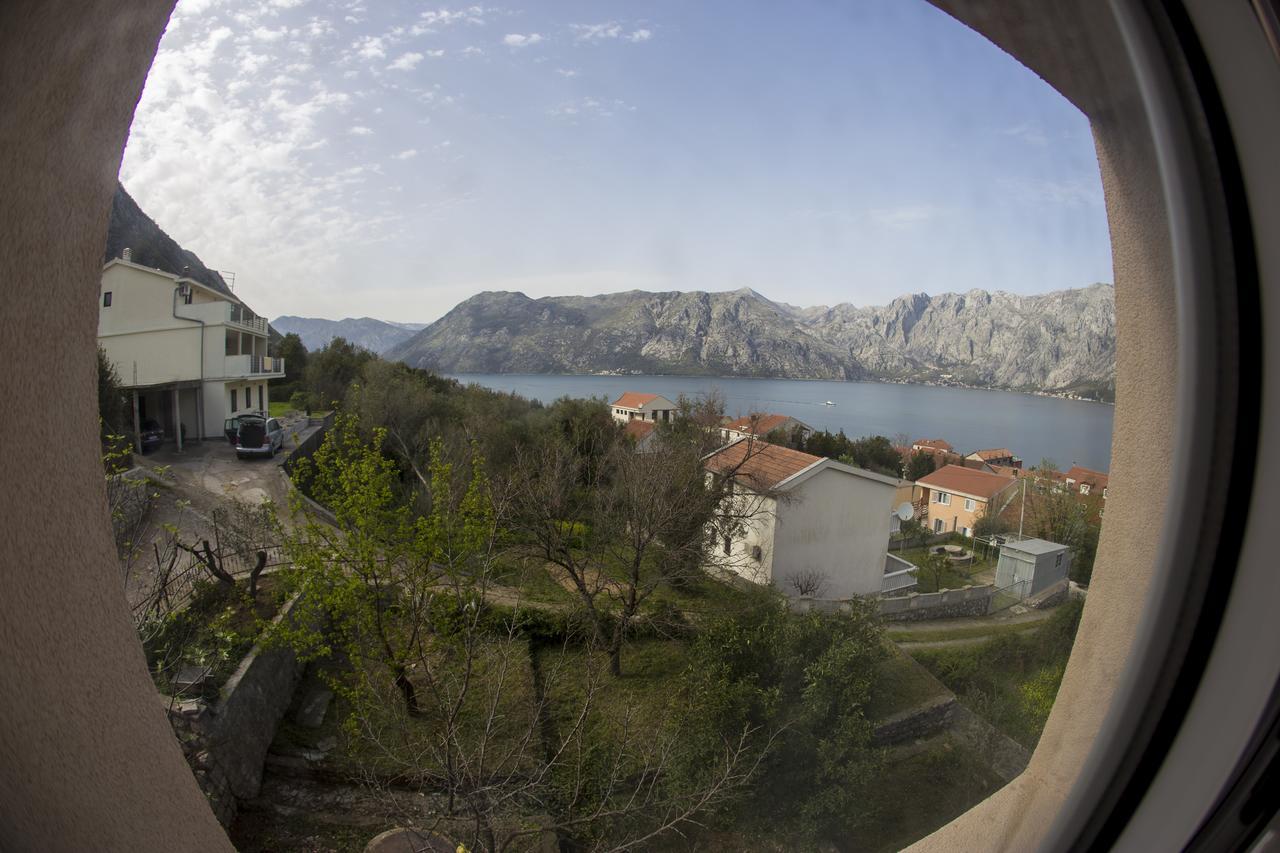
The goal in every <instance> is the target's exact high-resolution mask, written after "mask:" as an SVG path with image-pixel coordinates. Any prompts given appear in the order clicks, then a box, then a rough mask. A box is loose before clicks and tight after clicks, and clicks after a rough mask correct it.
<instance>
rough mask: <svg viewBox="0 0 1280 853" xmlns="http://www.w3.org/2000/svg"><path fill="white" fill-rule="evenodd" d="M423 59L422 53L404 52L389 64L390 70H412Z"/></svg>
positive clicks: (388, 68)
mask: <svg viewBox="0 0 1280 853" xmlns="http://www.w3.org/2000/svg"><path fill="white" fill-rule="evenodd" d="M421 61H422V54H421V53H402V54H400V56H399V58H398V59H396V61H395V62H393V63H391V64H390V65H388V66H387V70H388V71H412V70H413V69H415V68H417V67H418V63H419V62H421Z"/></svg>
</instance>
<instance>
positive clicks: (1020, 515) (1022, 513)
mask: <svg viewBox="0 0 1280 853" xmlns="http://www.w3.org/2000/svg"><path fill="white" fill-rule="evenodd" d="M1026 517H1027V478H1026V477H1023V478H1022V506H1020V507H1018V540H1019V541H1021V540H1022V520H1023V519H1024V518H1026Z"/></svg>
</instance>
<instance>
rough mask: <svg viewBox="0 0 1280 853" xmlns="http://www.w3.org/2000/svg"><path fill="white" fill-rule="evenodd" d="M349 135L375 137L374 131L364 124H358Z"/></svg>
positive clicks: (349, 131)
mask: <svg viewBox="0 0 1280 853" xmlns="http://www.w3.org/2000/svg"><path fill="white" fill-rule="evenodd" d="M347 133H349V134H351V135H352V136H373V130H372V129H370V128H367V127H365V126H364V125H362V124H357V125H356V126H355V127H353V128H351V129H350V130H348V131H347Z"/></svg>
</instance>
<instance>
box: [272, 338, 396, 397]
mask: <svg viewBox="0 0 1280 853" xmlns="http://www.w3.org/2000/svg"><path fill="white" fill-rule="evenodd" d="M376 358H377V356H376V355H374V354H373V353H371V352H369V351H368V350H365V349H361V348H360V347H357V346H355V345H353V344H351V343H348V342H347V340H346V339H345V338H334V339H333V340H331V341H329V343H328V344H326V345H325V346H324V347H323V348H322V349H318V350H316V351H315V352H313V353H310V354H309V355H308V356H307V368H306V373H305V374H304V382H305V384H306V386H307V389H308V390H310V391H311V392H312V393H314V394H315V395H316V399H317V402H318V403H319V404H320V405H321V406H323V407H325V408H328V407H329V406H331V405H333V404H334V403H337V402H341V400H342V399H343V398H344V397H345V396H346V393H347V388H349V387H350V386H351V383H353V382H355V381H356V379H358V378H359V376H360V371H361V369H362V368H363V367H364V365H365V364H366V363H367V362H369V361H372V360H374V359H376ZM288 366H289V365H288V362H285V367H286V368H287V367H288Z"/></svg>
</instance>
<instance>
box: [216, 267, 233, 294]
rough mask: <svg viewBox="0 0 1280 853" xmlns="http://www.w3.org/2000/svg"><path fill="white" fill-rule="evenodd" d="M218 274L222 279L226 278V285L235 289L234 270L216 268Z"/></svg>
mask: <svg viewBox="0 0 1280 853" xmlns="http://www.w3.org/2000/svg"><path fill="white" fill-rule="evenodd" d="M218 275H220V276H222V277H223V278H224V279H228V281H227V287H229V288H231V289H232V290H235V289H236V274H235V273H234V272H232V271H231V270H218Z"/></svg>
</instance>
